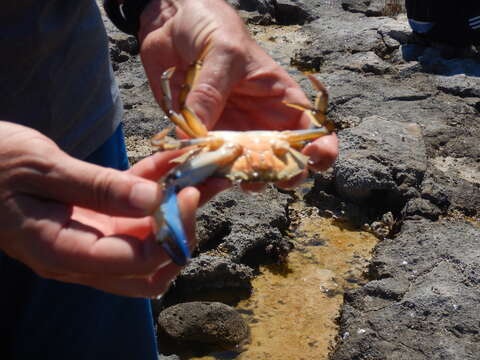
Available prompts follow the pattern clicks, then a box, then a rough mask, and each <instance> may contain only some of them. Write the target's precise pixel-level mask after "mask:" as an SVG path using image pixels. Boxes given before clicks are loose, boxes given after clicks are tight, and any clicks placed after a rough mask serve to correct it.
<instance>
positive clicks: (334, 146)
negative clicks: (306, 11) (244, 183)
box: [139, 0, 338, 188]
mask: <svg viewBox="0 0 480 360" xmlns="http://www.w3.org/2000/svg"><path fill="white" fill-rule="evenodd" d="M139 39H140V42H141V50H140V51H141V56H142V61H143V64H144V66H145V70H146V73H147V76H148V79H149V81H150V85H151V87H152V90H153V92H154V94H155V97H156V99H157V101H158V102H161V101H162V96H163V94H162V90H161V83H160V80H161V75H162V73H163V72H164V71H165V70H166V69H167V68H169V67H172V66H175V67H176V71H175V73H174V75H173V78H172V80H171V83H172V88H173V89H172V90H173V103H174V104H178V98H179V92H180V90H181V86H182V84H183V83H184V81H185V75H186V70H187V68H188V66H189V65H190V64H192V63H193V62H194V61H195V60H196V59H197V58H198V56H199V54H201V53H202V51H203V50H204V49H205V48H206V46H207V44H208V45H209V51H208V53H207V54H206V56H205V59H204V61H203V68H202V71H201V72H200V75H199V77H198V79H197V81H196V84H195V86H194V87H193V89H192V90H191V91H190V93H189V95H188V97H187V100H186V103H187V106H188V107H189V108H191V109H192V110H193V111H194V112H195V113H196V114H197V116H198V117H199V118H200V119H201V120H202V121H203V122H204V123H205V124H206V125H207V127H209V128H210V129H229V130H240V131H242V130H255V129H267V130H287V129H304V128H308V127H309V126H310V120H309V119H308V117H307V116H305V115H304V114H302V113H301V112H300V111H298V110H296V109H292V108H289V107H287V106H285V104H284V102H288V103H294V104H299V105H303V106H309V101H308V99H307V98H306V96H305V94H304V93H303V91H302V90H301V88H300V87H299V85H298V84H297V83H296V82H295V81H294V80H293V79H291V78H290V77H289V75H288V74H287V72H286V71H285V70H283V69H282V68H281V67H280V66H279V65H278V64H277V63H276V62H275V61H274V60H273V59H272V58H271V57H270V56H268V55H267V54H266V53H265V52H264V51H263V50H262V49H261V48H260V46H258V44H257V43H256V42H255V41H254V40H253V39H252V38H251V37H250V36H249V34H248V32H247V30H246V29H245V26H244V25H243V23H242V21H241V19H240V18H239V17H238V15H237V14H236V12H235V10H233V9H232V8H231V7H230V6H229V5H228V4H226V3H225V1H224V0H161V1H159V0H152V1H151V2H150V3H149V5H148V6H147V8H146V9H145V10H144V12H143V14H142V17H141V27H140V32H139ZM303 153H304V154H305V155H308V156H309V157H310V159H311V160H312V167H313V168H314V169H316V170H326V169H327V168H328V167H330V166H331V164H332V163H333V161H335V159H336V157H337V155H338V141H337V137H336V135H335V134H332V135H328V136H324V137H321V138H320V139H318V140H317V141H315V142H313V143H311V144H309V145H308V146H306V147H305V148H304V149H303ZM305 176H306V172H305V173H304V174H303V175H302V176H300V177H299V178H296V179H294V181H292V182H289V183H284V184H282V185H283V186H284V187H290V186H292V185H295V184H296V183H298V181H300V180H301V179H302V178H304V177H305ZM253 188H256V186H253Z"/></svg>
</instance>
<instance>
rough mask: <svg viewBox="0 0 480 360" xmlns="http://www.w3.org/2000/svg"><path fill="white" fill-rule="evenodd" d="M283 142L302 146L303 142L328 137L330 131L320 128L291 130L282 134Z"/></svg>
mask: <svg viewBox="0 0 480 360" xmlns="http://www.w3.org/2000/svg"><path fill="white" fill-rule="evenodd" d="M283 134H284V137H285V140H286V141H288V142H289V143H290V144H291V145H294V146H295V145H303V142H304V141H308V140H313V139H317V138H319V137H321V136H324V135H329V134H330V131H329V130H328V129H327V128H326V127H324V126H322V127H318V128H312V129H305V130H292V131H284V132H283Z"/></svg>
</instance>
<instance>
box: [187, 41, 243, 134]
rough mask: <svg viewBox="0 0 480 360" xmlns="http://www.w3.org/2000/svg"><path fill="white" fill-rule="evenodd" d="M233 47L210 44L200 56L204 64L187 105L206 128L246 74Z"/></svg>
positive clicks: (218, 114) (216, 118) (241, 58)
mask: <svg viewBox="0 0 480 360" xmlns="http://www.w3.org/2000/svg"><path fill="white" fill-rule="evenodd" d="M235 54H236V52H235V50H231V51H228V50H225V49H223V48H222V50H220V49H219V47H214V46H212V47H211V48H210V49H207V53H206V54H205V55H204V58H203V59H202V62H203V66H202V68H201V70H200V73H199V74H197V79H196V81H195V83H194V84H193V87H192V89H191V90H190V92H189V94H188V96H187V100H186V104H187V106H188V107H189V108H190V109H191V110H193V112H194V113H195V114H196V115H197V116H198V117H199V118H200V119H201V120H202V122H203V123H204V124H205V125H206V126H207V128H208V129H212V128H213V127H214V126H215V124H216V123H217V121H218V119H219V118H220V115H221V113H222V111H223V108H224V107H225V103H226V102H227V98H228V97H229V95H230V93H231V91H232V89H233V87H234V86H235V85H236V84H238V83H239V82H240V80H241V79H242V78H243V77H244V74H245V60H244V59H243V57H241V56H236V55H235Z"/></svg>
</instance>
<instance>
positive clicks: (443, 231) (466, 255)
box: [331, 220, 480, 360]
mask: <svg viewBox="0 0 480 360" xmlns="http://www.w3.org/2000/svg"><path fill="white" fill-rule="evenodd" d="M479 242H480V227H479V226H478V224H477V225H474V224H471V223H468V222H465V221H453V220H442V221H439V222H430V221H428V220H420V221H413V220H412V221H406V222H405V223H404V226H403V228H402V230H401V232H400V234H399V235H398V236H397V237H396V238H395V239H386V240H384V241H383V242H381V243H380V244H379V245H378V248H377V251H376V255H375V257H374V260H373V263H372V265H371V276H372V277H373V278H376V280H374V281H371V282H369V283H367V284H366V285H365V286H363V287H362V288H359V289H356V290H354V291H353V292H350V293H349V294H347V295H346V297H345V301H346V303H345V306H344V308H343V310H342V314H341V319H340V339H339V343H338V344H337V347H336V349H335V351H334V352H333V354H332V356H331V359H333V360H351V359H369V360H370V359H372V360H383V359H409V360H410V359H419V360H420V359H422V360H423V359H445V360H450V359H452V360H454V359H455V360H456V359H462V360H474V359H478V354H479V353H480V316H479V314H478V309H479V308H480V280H479V279H480V247H479Z"/></svg>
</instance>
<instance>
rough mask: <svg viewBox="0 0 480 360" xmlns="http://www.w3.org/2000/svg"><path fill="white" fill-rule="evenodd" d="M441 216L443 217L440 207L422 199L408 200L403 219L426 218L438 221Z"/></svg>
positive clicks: (403, 210) (403, 211)
mask: <svg viewBox="0 0 480 360" xmlns="http://www.w3.org/2000/svg"><path fill="white" fill-rule="evenodd" d="M440 215H442V211H441V210H440V208H439V207H438V206H436V205H435V204H432V203H431V202H430V201H428V200H427V199H422V198H414V199H410V200H408V202H407V203H406V204H405V206H404V208H403V209H402V217H403V219H412V218H417V217H424V218H427V219H430V220H437V219H438V218H439V217H440Z"/></svg>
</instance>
